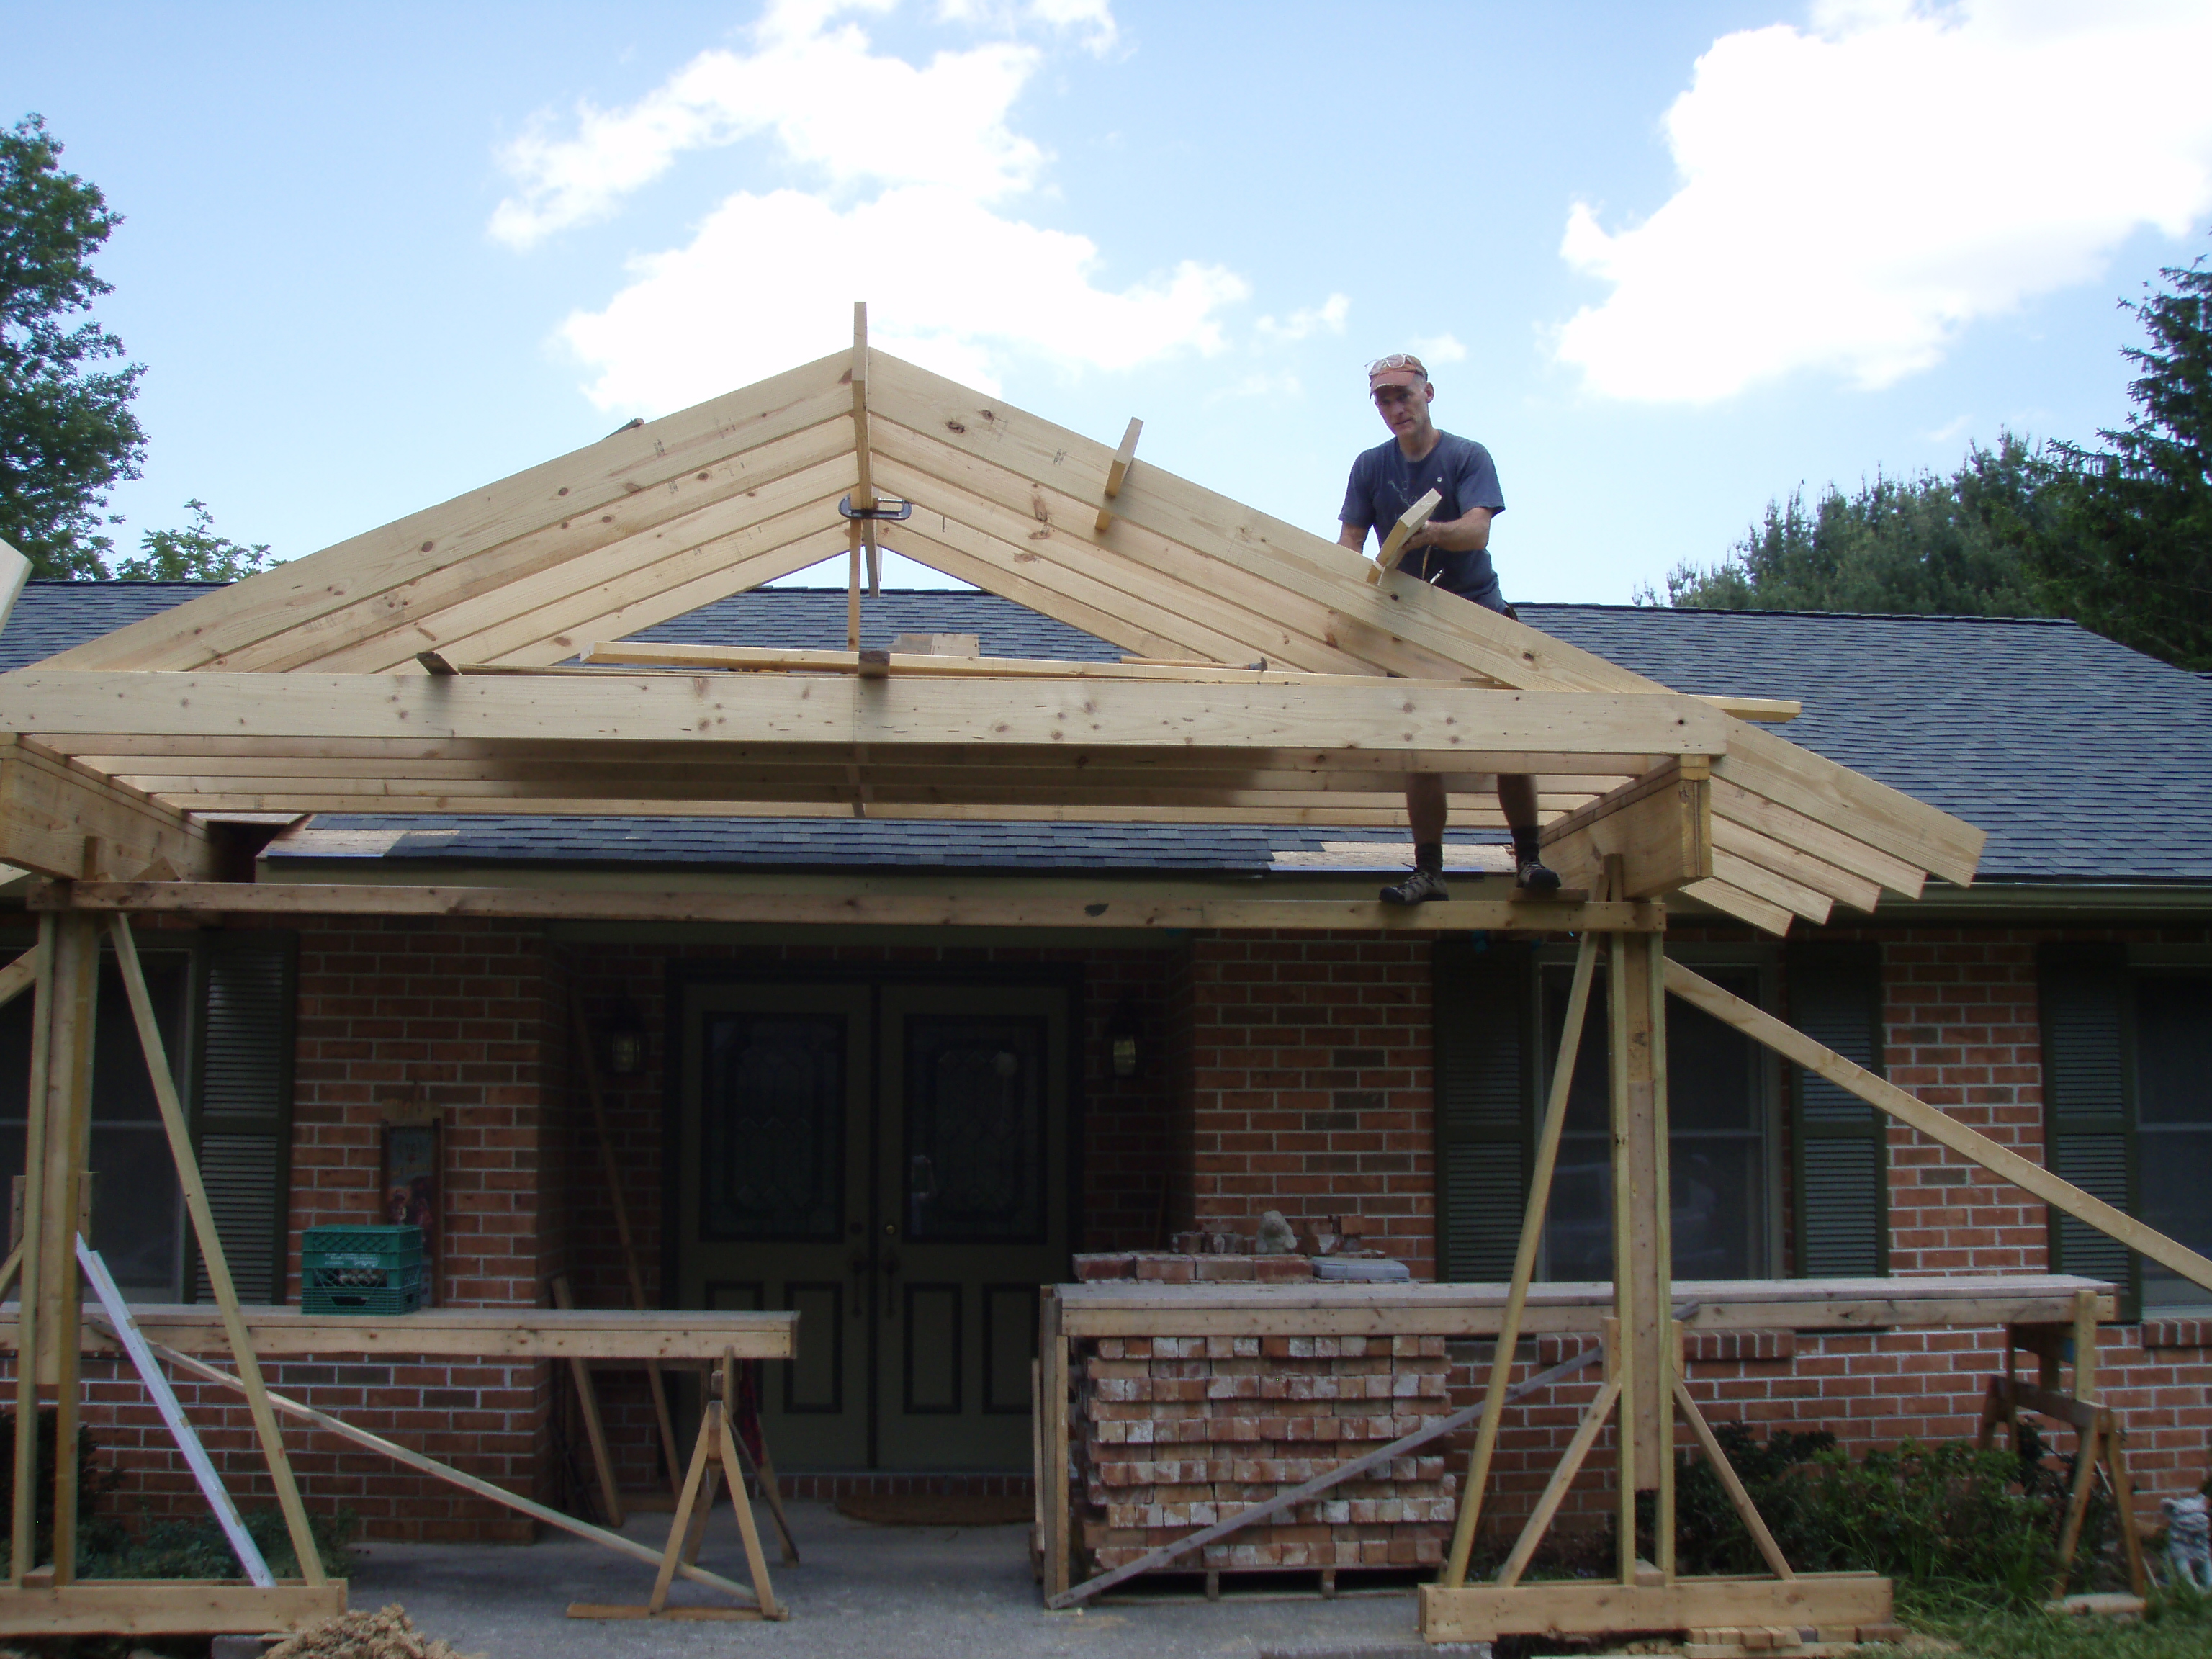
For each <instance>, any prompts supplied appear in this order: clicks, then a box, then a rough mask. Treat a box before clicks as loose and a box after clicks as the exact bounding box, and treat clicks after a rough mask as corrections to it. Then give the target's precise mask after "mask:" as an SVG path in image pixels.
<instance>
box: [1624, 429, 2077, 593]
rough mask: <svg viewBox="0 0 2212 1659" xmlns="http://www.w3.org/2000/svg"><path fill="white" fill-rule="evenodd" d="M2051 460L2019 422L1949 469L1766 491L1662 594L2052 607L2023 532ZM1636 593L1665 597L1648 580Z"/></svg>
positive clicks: (2042, 512)
mask: <svg viewBox="0 0 2212 1659" xmlns="http://www.w3.org/2000/svg"><path fill="white" fill-rule="evenodd" d="M2045 471H2046V464H2045V462H2044V461H2043V459H2042V458H2041V457H2040V455H2039V453H2037V452H2036V451H2034V450H2033V449H2031V448H2030V447H2029V445H2028V444H2027V441H2025V440H2023V439H2021V438H2019V437H2016V436H2015V435H2012V434H2011V433H2007V434H2005V435H2003V437H2002V439H2001V440H2000V441H1999V442H1998V444H1997V447H1996V448H1995V449H1984V448H1982V447H1980V446H1978V445H1977V446H1975V447H1974V448H1973V449H1972V451H1971V452H1970V453H1968V455H1967V457H1966V461H1965V462H1964V463H1963V464H1962V465H1960V467H1959V469H1958V471H1955V472H1954V473H1953V474H1952V475H1951V476H1950V477H1948V478H1945V477H1937V476H1936V475H1935V474H1934V473H1928V472H1923V473H1922V474H1921V475H1920V476H1919V477H1917V478H1906V479H1899V478H1891V477H1884V476H1881V475H1879V474H1877V475H1876V477H1875V479H1874V481H1873V482H1872V483H1863V484H1861V485H1860V486H1859V488H1858V489H1857V492H1856V493H1855V494H1853V495H1844V492H1843V491H1842V490H1840V489H1838V488H1837V487H1836V486H1835V485H1833V484H1831V485H1829V486H1828V489H1827V492H1826V494H1825V495H1822V496H1821V497H1820V501H1819V502H1818V503H1817V504H1816V505H1815V506H1814V507H1812V508H1811V509H1809V510H1808V508H1807V507H1806V505H1805V495H1804V491H1803V490H1802V489H1799V490H1797V491H1796V492H1794V493H1793V494H1792V495H1790V499H1789V501H1786V502H1784V501H1769V502H1768V503H1767V505H1766V519H1765V523H1764V524H1763V525H1760V526H1754V527H1753V529H1752V530H1750V531H1749V532H1747V533H1746V534H1745V536H1744V537H1743V538H1742V539H1741V541H1739V542H1737V543H1736V544H1735V546H1734V547H1733V548H1731V549H1729V553H1728V556H1727V557H1725V558H1724V559H1723V560H1722V561H1721V562H1720V563H1718V564H1717V565H1714V566H1712V567H1711V568H1707V569H1700V568H1698V567H1697V566H1695V565H1692V564H1688V563H1685V564H1682V565H1679V566H1677V567H1676V568H1674V570H1673V571H1672V572H1670V573H1669V574H1668V577H1667V597H1666V599H1665V601H1664V602H1665V603H1666V604H1668V605H1679V606H1681V607H1684V608H1686V609H1693V610H1706V611H1875V612H1884V613H1892V614H1895V613H1909V614H1917V615H1923V616H1937V615H1948V616H1988V617H2028V616H2045V615H2049V614H2051V612H2050V610H2049V607H2048V605H2047V603H2046V602H2045V599H2043V597H2042V596H2041V594H2040V593H2039V591H2038V588H2037V585H2036V583H2035V581H2034V580H2033V576H2032V574H2031V573H2030V571H2029V569H2028V568H2027V561H2026V560H2025V559H2024V558H2023V557H2022V556H2021V550H2020V548H2019V546H2018V545H2017V541H2018V538H2019V537H2020V536H2021V534H2023V533H2024V532H2025V531H2026V530H2027V527H2030V526H2041V525H2042V524H2043V523H2044V522H2045V520H2047V519H2048V517H2049V516H2050V514H2049V507H2048V506H2047V504H2046V503H2045V501H2044V500H2043V483H2044V478H2045ZM1637 598H1638V603H1639V604H1658V603H1660V602H1661V601H1660V600H1659V598H1658V596H1657V595H1656V593H1654V592H1652V591H1651V590H1650V588H1648V587H1647V588H1645V589H1644V591H1643V592H1640V593H1639V594H1638V596H1637Z"/></svg>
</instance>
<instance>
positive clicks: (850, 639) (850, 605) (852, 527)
mask: <svg viewBox="0 0 2212 1659" xmlns="http://www.w3.org/2000/svg"><path fill="white" fill-rule="evenodd" d="M845 539H846V543H847V546H846V550H845V648H846V649H847V650H848V651H854V652H857V651H858V650H860V520H858V519H854V520H851V521H850V522H848V524H847V525H846V526H845Z"/></svg>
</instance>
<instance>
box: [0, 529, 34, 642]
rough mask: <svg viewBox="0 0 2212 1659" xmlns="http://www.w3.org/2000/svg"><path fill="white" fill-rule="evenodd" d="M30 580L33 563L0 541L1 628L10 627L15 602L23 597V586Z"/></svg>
mask: <svg viewBox="0 0 2212 1659" xmlns="http://www.w3.org/2000/svg"><path fill="white" fill-rule="evenodd" d="M28 580H31V562H30V561H29V560H28V559H27V558H25V557H24V556H22V555H21V553H19V552H17V551H16V550H15V549H14V548H13V547H10V546H9V544H7V543H6V542H4V541H0V628H5V627H6V626H7V625H8V617H9V614H10V613H11V612H12V611H14V610H15V601H16V600H18V599H21V598H22V597H23V584H24V583H25V582H27V581H28Z"/></svg>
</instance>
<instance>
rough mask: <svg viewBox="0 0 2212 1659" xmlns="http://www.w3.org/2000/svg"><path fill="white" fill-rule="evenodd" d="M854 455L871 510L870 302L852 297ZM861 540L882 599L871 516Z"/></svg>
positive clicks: (861, 496) (857, 496)
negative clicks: (869, 435)
mask: <svg viewBox="0 0 2212 1659" xmlns="http://www.w3.org/2000/svg"><path fill="white" fill-rule="evenodd" d="M853 459H854V462H855V464H856V468H855V470H856V471H858V472H859V473H860V483H859V485H858V487H856V488H855V489H854V491H853V507H854V511H856V512H861V513H872V512H874V511H875V508H876V483H875V477H874V474H873V471H872V466H871V463H870V460H869V456H868V302H867V301H866V300H855V301H853ZM859 522H860V544H861V545H862V546H863V547H865V548H866V550H867V553H868V597H869V598H870V599H881V598H883V596H884V567H883V556H882V554H881V553H880V552H879V551H878V550H877V547H876V526H875V521H874V520H872V519H863V520H860V521H859ZM858 633H859V630H858V629H857V628H855V629H854V643H853V649H854V650H855V651H858V650H859V649H860V641H859V638H858Z"/></svg>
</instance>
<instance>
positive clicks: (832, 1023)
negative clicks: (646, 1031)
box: [676, 985, 873, 1469]
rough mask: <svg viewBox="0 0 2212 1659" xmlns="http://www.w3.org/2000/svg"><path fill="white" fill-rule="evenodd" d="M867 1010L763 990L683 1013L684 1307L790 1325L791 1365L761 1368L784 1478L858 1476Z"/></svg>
mask: <svg viewBox="0 0 2212 1659" xmlns="http://www.w3.org/2000/svg"><path fill="white" fill-rule="evenodd" d="M870 1000H871V999H870V995H869V992H868V989H867V987H865V986H769V985H695V986H692V987H690V994H689V995H688V996H687V997H686V998H685V1000H684V1029H683V1032H682V1042H683V1044H684V1103H683V1105H684V1109H683V1113H682V1119H681V1127H680V1131H679V1142H678V1160H677V1180H676V1201H677V1212H678V1214H677V1225H678V1234H677V1237H678V1238H679V1239H680V1240H682V1241H684V1246H685V1248H684V1249H682V1250H681V1251H680V1252H679V1260H680V1271H679V1274H678V1278H679V1283H680V1288H679V1295H678V1300H679V1302H680V1304H682V1305H683V1306H685V1307H694V1308H696V1307H708V1308H777V1309H794V1310H797V1311H798V1313H799V1357H798V1358H796V1359H795V1360H793V1361H792V1362H791V1363H790V1364H786V1365H780V1366H770V1367H769V1374H768V1375H766V1376H763V1379H762V1381H763V1388H762V1395H763V1398H762V1401H761V1408H762V1413H763V1421H764V1425H765V1426H766V1428H767V1430H768V1432H769V1436H770V1441H771V1443H772V1444H773V1445H774V1446H775V1449H776V1455H777V1458H778V1459H779V1460H780V1461H781V1462H783V1463H785V1464H786V1465H787V1467H790V1468H802V1469H838V1468H866V1465H867V1456H868V1445H867V1422H866V1400H867V1387H868V1383H867V1378H868V1372H867V1354H866V1346H867V1345H866V1341H865V1340H859V1339H860V1338H862V1337H864V1333H865V1328H866V1310H865V1308H864V1306H863V1305H862V1304H863V1303H864V1302H865V1300H866V1292H867V1290H868V1281H867V1273H866V1267H867V1255H866V1250H867V1237H866V1230H867V1225H868V1218H869V1195H868V1189H867V1188H868V1183H867V1176H868V1154H869V1151H870V1133H871V1127H872V1113H871V1111H870V1099H869V1093H870V1084H871V1081H872V1073H873V1066H872V1054H871V1042H870V1018H869V1014H870ZM778 1371H781V1372H782V1373H783V1375H781V1376H776V1375H775V1373H776V1372H778Z"/></svg>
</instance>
